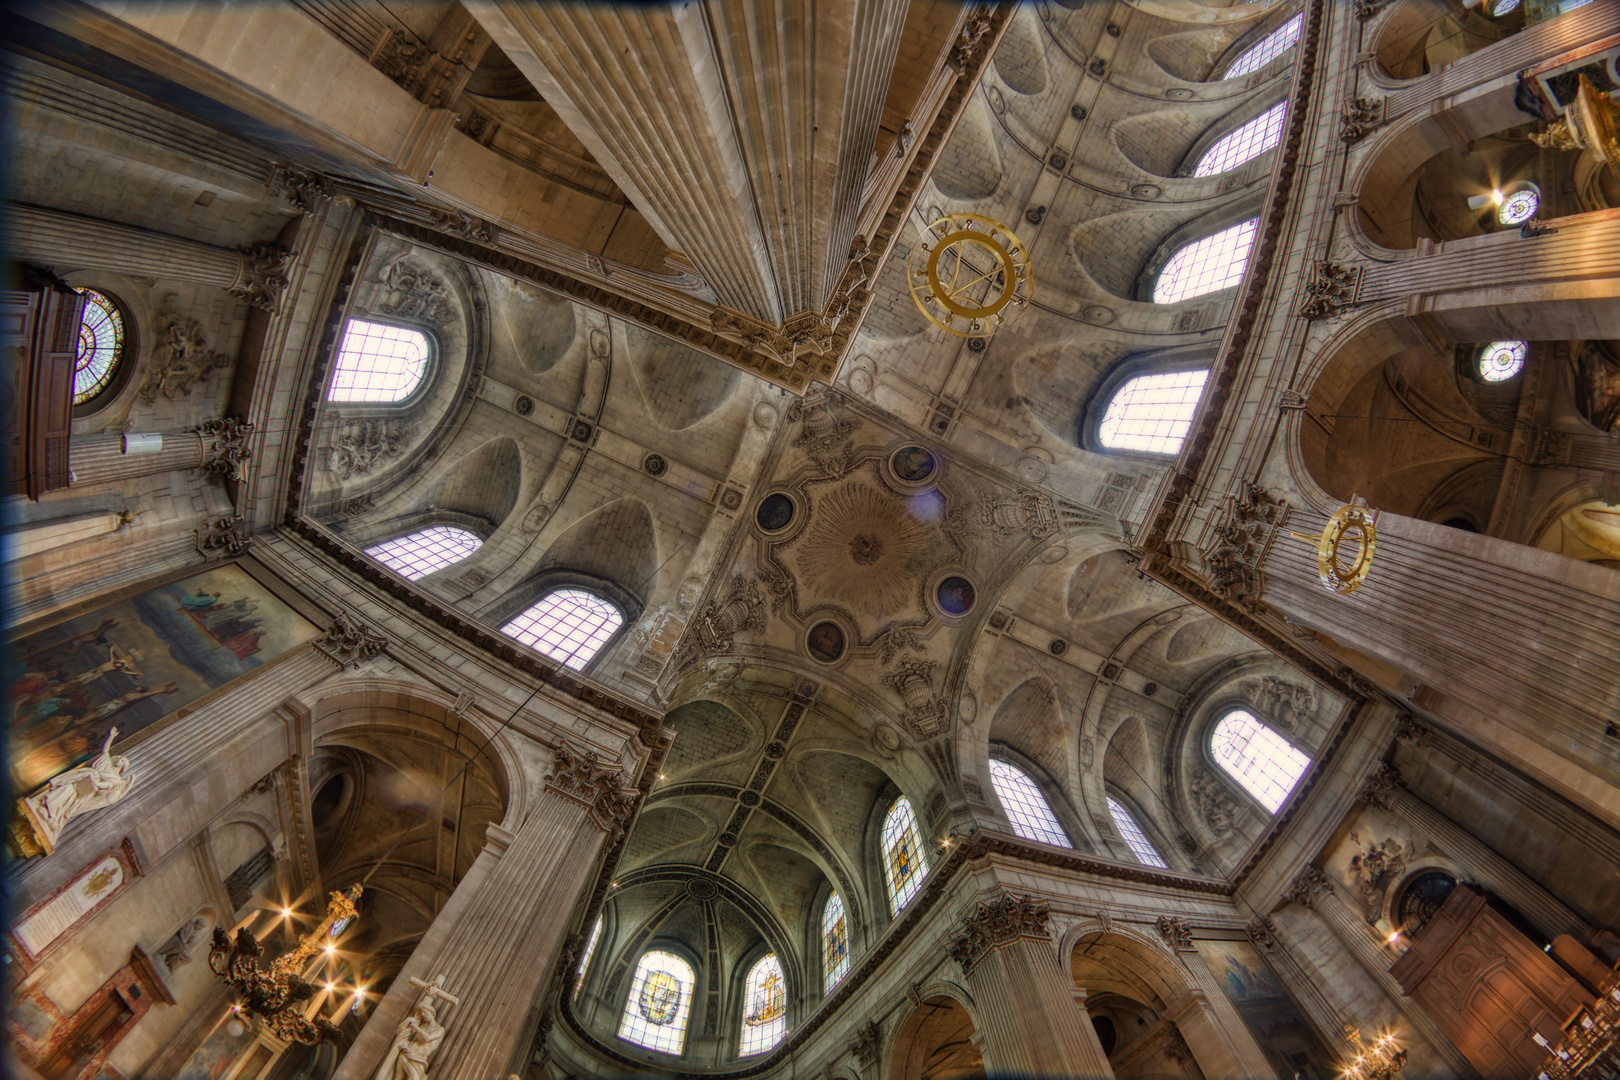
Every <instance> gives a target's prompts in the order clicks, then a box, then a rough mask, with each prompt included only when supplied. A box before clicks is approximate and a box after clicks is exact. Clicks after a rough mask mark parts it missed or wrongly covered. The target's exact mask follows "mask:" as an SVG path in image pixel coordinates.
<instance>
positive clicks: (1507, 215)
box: [1496, 188, 1541, 225]
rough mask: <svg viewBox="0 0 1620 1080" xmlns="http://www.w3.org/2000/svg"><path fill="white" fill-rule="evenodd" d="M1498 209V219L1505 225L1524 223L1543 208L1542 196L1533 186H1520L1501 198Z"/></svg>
mask: <svg viewBox="0 0 1620 1080" xmlns="http://www.w3.org/2000/svg"><path fill="white" fill-rule="evenodd" d="M1501 203H1502V205H1501V206H1499V207H1497V209H1496V220H1497V221H1500V222H1501V223H1502V224H1503V225H1523V224H1524V223H1525V222H1527V221H1529V220H1530V219H1531V218H1533V217H1535V216H1536V211H1537V210H1539V209H1541V196H1540V195H1537V194H1536V193H1535V191H1534V190H1532V189H1531V188H1520V189H1519V190H1518V191H1515V192H1514V193H1513V194H1511V195H1508V196H1507V197H1505V198H1503V199H1502V200H1501Z"/></svg>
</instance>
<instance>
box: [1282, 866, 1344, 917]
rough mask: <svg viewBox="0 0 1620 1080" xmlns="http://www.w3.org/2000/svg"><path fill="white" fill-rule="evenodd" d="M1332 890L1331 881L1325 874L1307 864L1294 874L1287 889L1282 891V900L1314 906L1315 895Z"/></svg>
mask: <svg viewBox="0 0 1620 1080" xmlns="http://www.w3.org/2000/svg"><path fill="white" fill-rule="evenodd" d="M1332 892H1333V882H1331V881H1329V880H1328V879H1327V875H1325V874H1323V873H1322V871H1320V870H1318V869H1317V868H1316V867H1314V866H1307V867H1306V868H1305V869H1303V870H1301V871H1300V872H1299V873H1298V874H1296V875H1294V880H1293V883H1292V884H1290V885H1289V886H1288V891H1287V892H1285V893H1283V900H1285V901H1291V902H1293V903H1296V904H1303V905H1305V906H1306V907H1314V906H1316V898H1317V897H1319V896H1322V895H1323V894H1331V893H1332Z"/></svg>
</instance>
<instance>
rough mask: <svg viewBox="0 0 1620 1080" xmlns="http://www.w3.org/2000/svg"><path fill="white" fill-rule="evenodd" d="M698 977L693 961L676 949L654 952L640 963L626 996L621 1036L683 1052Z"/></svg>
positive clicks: (668, 1051)
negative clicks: (685, 957)
mask: <svg viewBox="0 0 1620 1080" xmlns="http://www.w3.org/2000/svg"><path fill="white" fill-rule="evenodd" d="M696 985H697V978H696V976H694V975H693V974H692V965H691V964H688V963H687V962H686V961H685V960H682V959H681V958H680V957H678V956H676V955H675V954H674V953H667V952H661V951H658V952H650V953H646V954H644V955H643V956H642V958H641V963H639V964H637V965H636V977H635V978H634V979H632V980H630V996H629V997H628V998H626V999H625V1003H624V1019H623V1020H622V1021H620V1022H619V1038H621V1039H623V1040H624V1041H625V1042H633V1043H635V1044H636V1045H637V1046H645V1047H646V1048H647V1049H649V1050H659V1051H662V1052H663V1053H666V1054H674V1055H676V1056H677V1057H678V1056H680V1054H681V1051H682V1050H683V1049H684V1048H685V1046H686V1022H687V1020H688V1019H690V1018H691V1015H692V991H693V990H694V989H695V988H696Z"/></svg>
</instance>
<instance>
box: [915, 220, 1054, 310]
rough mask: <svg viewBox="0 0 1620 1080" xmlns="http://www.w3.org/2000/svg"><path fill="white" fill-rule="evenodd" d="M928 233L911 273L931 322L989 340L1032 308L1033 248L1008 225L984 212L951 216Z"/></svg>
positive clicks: (919, 303)
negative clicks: (1030, 248) (1031, 257)
mask: <svg viewBox="0 0 1620 1080" xmlns="http://www.w3.org/2000/svg"><path fill="white" fill-rule="evenodd" d="M926 232H927V237H926V242H925V243H921V244H918V245H917V246H916V247H915V248H913V249H912V252H911V257H910V258H909V259H908V260H907V264H906V275H907V279H908V282H909V284H910V287H911V298H912V299H913V300H914V301H916V303H917V308H918V310H920V311H921V312H922V313H923V315H924V316H926V317H927V319H928V321H929V322H931V323H933V324H934V325H935V326H937V327H939V328H940V329H942V330H946V331H949V332H950V333H952V334H955V335H956V336H957V337H965V338H986V337H989V336H990V335H991V334H994V333H995V332H996V331H998V330H1000V329H1002V328H1003V327H1004V326H1006V325H1007V324H1008V323H1010V322H1012V320H1013V319H1016V318H1017V317H1018V316H1019V315H1021V314H1022V313H1023V312H1024V310H1025V309H1026V308H1027V307H1028V306H1029V301H1030V297H1031V296H1032V295H1033V293H1034V289H1035V278H1034V276H1033V274H1032V273H1031V272H1030V266H1029V249H1028V248H1026V247H1025V246H1024V244H1023V242H1022V241H1020V240H1019V239H1018V237H1017V236H1015V235H1014V234H1013V231H1012V230H1011V229H1009V228H1007V226H1005V225H1003V224H1001V223H1000V222H999V221H996V220H994V219H993V218H987V217H985V216H983V215H982V214H946V215H944V216H943V217H940V218H938V219H937V220H935V221H934V222H933V223H932V224H930V225H929V226H928V227H927V229H926Z"/></svg>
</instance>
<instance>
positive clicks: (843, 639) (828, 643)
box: [804, 619, 849, 664]
mask: <svg viewBox="0 0 1620 1080" xmlns="http://www.w3.org/2000/svg"><path fill="white" fill-rule="evenodd" d="M848 643H849V638H848V635H846V634H845V633H844V628H843V627H842V626H839V625H838V624H837V623H835V622H833V621H832V620H830V619H828V620H826V621H823V622H818V623H816V624H815V625H814V626H812V627H811V628H810V632H809V633H807V634H805V635H804V650H805V652H807V653H809V654H810V659H812V660H815V661H818V662H820V663H823V664H836V663H837V662H838V661H839V660H841V659H843V657H844V652H845V651H846V649H847V648H848Z"/></svg>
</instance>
